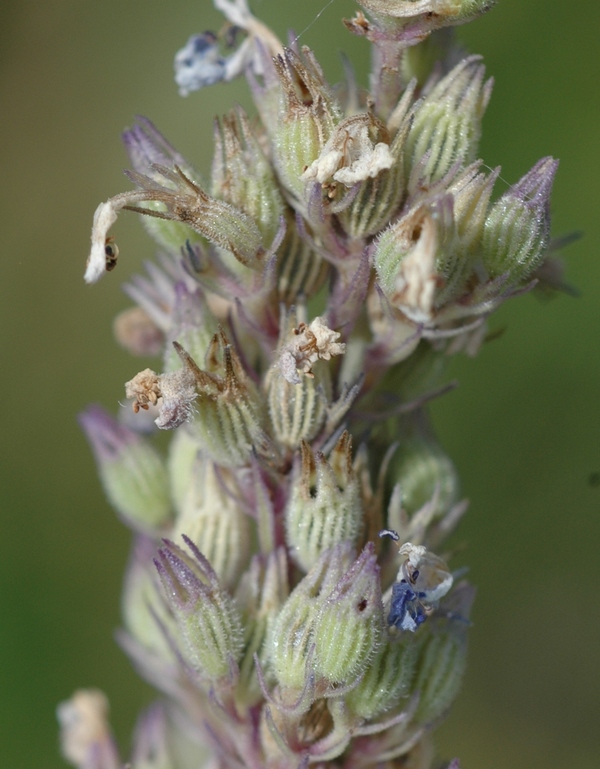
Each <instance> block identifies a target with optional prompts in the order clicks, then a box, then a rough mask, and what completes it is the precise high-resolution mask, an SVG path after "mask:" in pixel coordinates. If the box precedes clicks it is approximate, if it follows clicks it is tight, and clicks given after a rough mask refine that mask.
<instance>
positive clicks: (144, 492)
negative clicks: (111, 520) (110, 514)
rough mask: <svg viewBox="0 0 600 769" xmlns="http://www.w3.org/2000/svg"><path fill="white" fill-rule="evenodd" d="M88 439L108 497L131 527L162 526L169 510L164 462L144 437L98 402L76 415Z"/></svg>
mask: <svg viewBox="0 0 600 769" xmlns="http://www.w3.org/2000/svg"><path fill="white" fill-rule="evenodd" d="M79 423H80V425H81V427H82V428H83V431H84V432H85V435H86V437H87V439H88V441H89V442H90V445H91V447H92V451H93V452H94V456H95V458H96V463H97V465H98V472H99V474H100V479H101V481H102V485H103V486H104V491H105V492H106V496H107V497H108V501H109V502H110V503H111V505H112V506H113V507H114V508H115V510H116V511H117V513H119V514H120V515H122V516H123V518H124V520H125V522H126V523H127V524H128V525H129V526H131V527H132V528H134V529H140V530H150V529H154V528H156V527H159V526H162V525H163V524H164V523H166V521H167V520H168V518H169V516H170V514H171V500H170V495H169V480H168V476H167V470H166V467H165V463H164V461H163V460H162V458H161V457H160V455H159V454H158V452H157V451H156V450H155V449H154V447H153V446H151V445H150V443H148V441H146V440H145V439H143V438H141V437H140V436H139V435H137V434H136V433H134V432H133V431H132V430H129V429H128V428H126V427H123V426H122V425H120V424H119V423H118V422H117V421H116V420H115V419H113V417H111V416H110V414H108V412H106V411H104V409H102V408H101V407H100V406H90V408H88V409H87V411H84V412H83V413H82V414H81V416H80V417H79Z"/></svg>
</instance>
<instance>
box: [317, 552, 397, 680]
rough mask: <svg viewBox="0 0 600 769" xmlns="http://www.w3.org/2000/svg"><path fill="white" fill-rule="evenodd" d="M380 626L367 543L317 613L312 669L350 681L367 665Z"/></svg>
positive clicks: (378, 600) (380, 610) (375, 573)
mask: <svg viewBox="0 0 600 769" xmlns="http://www.w3.org/2000/svg"><path fill="white" fill-rule="evenodd" d="M382 629H383V605H382V603H381V584H380V579H379V566H378V565H377V557H376V556H375V553H374V548H373V544H372V543H371V542H369V543H368V544H367V546H366V547H365V549H364V550H363V552H362V553H361V555H360V556H359V558H358V559H357V560H356V561H355V562H354V563H353V564H352V566H351V567H350V569H349V570H348V571H347V572H346V574H344V576H343V577H342V579H341V580H340V581H339V582H338V584H337V585H336V586H335V588H334V590H333V591H332V593H331V594H330V595H329V596H328V597H327V599H326V600H325V602H324V604H323V605H322V606H321V608H320V609H319V611H318V613H317V616H316V619H315V624H314V630H313V633H314V644H315V671H316V672H317V674H318V675H321V676H323V677H324V678H326V679H327V680H328V681H329V682H330V683H333V684H341V683H351V682H352V681H354V680H355V679H356V678H357V677H358V676H359V675H361V673H363V672H364V670H365V669H366V667H367V666H368V665H369V664H370V662H371V659H372V657H373V655H374V654H375V652H376V650H377V647H378V645H379V639H380V636H381V633H382Z"/></svg>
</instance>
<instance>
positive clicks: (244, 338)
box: [59, 0, 557, 769]
mask: <svg viewBox="0 0 600 769" xmlns="http://www.w3.org/2000/svg"><path fill="white" fill-rule="evenodd" d="M359 3H360V5H361V6H362V8H363V9H364V11H365V12H366V13H367V14H368V15H365V13H364V12H363V11H358V12H357V14H356V16H355V17H354V18H353V19H350V20H346V21H345V24H346V26H347V27H348V28H349V29H350V30H351V31H352V32H353V33H355V34H358V35H362V36H363V37H365V38H366V40H367V41H368V42H369V43H370V45H371V46H372V67H371V71H370V73H369V76H368V83H369V91H368V92H367V91H365V90H364V89H362V88H359V87H358V86H357V83H356V80H355V78H354V75H353V73H352V72H351V70H350V67H347V71H346V81H345V82H344V83H342V84H341V85H338V86H332V85H330V84H329V83H328V81H327V78H326V75H325V73H324V72H323V70H322V69H321V67H320V65H319V64H318V62H317V60H316V57H315V55H314V54H313V53H312V51H310V49H308V48H307V47H299V46H298V45H297V43H296V42H294V43H292V44H291V46H290V47H285V46H283V45H282V44H281V42H280V41H279V40H278V38H277V37H276V36H275V34H274V33H273V32H271V31H270V30H269V29H268V28H267V27H266V26H265V25H264V24H263V23H262V22H260V21H259V20H258V19H257V18H255V17H254V16H253V15H252V13H251V12H250V10H249V8H248V6H247V4H246V2H245V0H215V5H216V6H217V8H219V9H220V10H221V11H222V12H223V13H224V14H225V16H226V18H227V21H228V24H227V25H226V26H225V27H224V28H223V29H222V30H221V31H220V32H219V33H212V32H204V33H202V34H198V35H194V36H192V37H191V38H190V39H189V41H188V43H187V44H186V46H185V47H184V48H183V49H182V50H181V51H180V52H179V53H178V54H177V57H176V62H175V67H176V80H177V83H178V85H179V88H180V92H181V93H182V94H184V95H187V94H189V93H192V92H193V91H194V90H197V89H198V88H200V87H204V86H207V85H210V84H212V83H215V82H220V81H224V82H227V81H229V80H232V79H233V78H234V77H237V76H238V75H244V76H245V77H246V78H247V80H248V83H249V85H250V89H251V92H252V97H253V99H254V104H255V110H254V113H252V112H251V113H250V114H246V112H245V111H243V110H242V109H241V108H236V109H234V110H232V111H230V112H229V113H228V114H226V115H224V116H222V117H220V118H216V119H215V123H214V145H215V149H214V158H213V163H212V168H211V173H210V178H209V179H208V180H203V179H202V178H201V177H200V175H199V174H198V173H197V172H196V171H194V169H193V167H192V166H191V165H190V164H189V163H188V162H187V161H186V160H185V159H184V158H183V157H182V156H181V155H179V153H177V151H176V150H175V149H174V148H173V147H172V146H171V145H170V144H169V143H168V142H167V140H166V139H165V138H164V137H163V136H162V135H161V134H160V133H159V131H158V130H157V129H156V128H155V127H154V126H153V125H152V124H151V123H150V122H149V121H147V120H145V119H140V120H139V121H138V123H137V124H136V125H135V126H134V127H132V128H130V129H128V130H127V131H126V132H125V134H124V137H123V138H124V141H125V147H126V150H127V153H128V155H129V158H130V161H131V165H132V169H133V170H131V171H130V172H128V174H127V176H128V178H129V180H130V181H131V182H132V183H133V185H134V187H135V189H133V190H131V191H129V192H122V193H120V194H117V195H116V196H114V197H112V198H110V199H109V200H108V201H106V202H105V203H102V204H101V205H100V206H99V207H98V209H97V211H96V213H95V215H94V222H93V230H92V247H91V253H90V256H89V259H88V264H87V269H86V273H85V279H86V281H88V282H95V281H96V280H97V279H99V278H100V277H101V276H102V275H103V274H104V273H105V272H106V271H111V272H112V271H113V270H114V268H115V267H117V266H118V264H117V259H118V257H119V253H118V248H117V245H116V242H115V238H114V236H113V235H111V234H109V230H110V228H111V227H112V226H113V225H114V224H115V222H116V220H117V217H118V215H119V214H120V212H121V211H122V210H128V211H133V212H136V213H137V214H140V215H141V218H142V219H143V221H144V222H145V223H146V226H147V228H148V231H149V233H150V234H151V235H152V236H153V237H154V239H155V240H156V242H157V244H158V246H159V248H160V254H159V256H158V259H157V262H156V263H151V264H148V265H147V267H146V274H144V275H138V276H133V277H130V278H129V279H128V282H127V284H126V286H125V290H126V293H127V294H128V296H129V297H130V298H131V299H132V300H133V302H134V306H133V307H132V308H130V309H129V310H126V311H125V312H124V313H122V314H121V315H120V316H119V318H118V319H117V321H116V323H115V334H116V336H117V339H118V341H119V342H120V343H121V344H122V345H123V346H124V347H125V348H126V349H128V350H130V351H131V352H133V353H134V354H136V355H144V356H153V357H155V358H156V359H157V360H156V363H155V364H154V367H153V368H150V367H148V368H145V369H144V370H142V371H141V372H139V373H138V374H136V375H134V376H132V377H131V379H130V380H129V381H128V382H127V384H126V386H125V394H126V397H127V398H128V399H129V400H130V402H131V406H132V407H133V413H132V411H131V409H128V410H127V411H125V410H122V412H121V414H120V418H119V419H118V420H117V419H114V418H113V417H111V416H109V415H108V414H106V413H105V412H104V411H103V410H101V409H99V408H98V407H92V408H91V409H89V410H88V411H86V412H85V413H84V415H83V416H82V419H81V421H82V425H83V428H84V430H85V433H86V435H87V437H88V439H89V441H90V443H91V445H92V449H93V451H94V454H95V456H96V459H97V462H98V466H99V472H100V476H101V479H102V482H103V485H104V488H105V490H106V493H107V496H108V499H109V502H110V503H111V504H112V505H113V506H114V507H115V509H116V511H117V512H118V513H119V515H120V516H121V517H122V518H123V520H124V521H125V523H126V524H127V525H129V526H130V527H131V528H132V530H133V531H134V532H135V544H134V551H133V555H132V558H131V562H130V566H129V569H128V572H127V578H126V584H125V595H124V601H123V618H124V630H123V631H121V633H120V635H119V640H120V643H121V645H122V646H123V647H124V649H125V650H126V652H127V653H128V654H129V655H130V656H131V658H132V660H133V662H134V664H135V666H136V668H137V669H138V671H139V672H140V674H141V675H142V676H143V677H145V678H146V679H147V680H148V681H149V682H150V683H151V684H152V685H153V686H155V687H156V688H157V689H158V690H159V691H160V692H161V695H162V700H161V704H159V705H156V706H153V707H152V708H151V709H150V710H149V711H148V712H147V713H146V714H145V715H144V717H143V718H142V720H141V721H140V724H139V727H138V730H137V732H136V737H135V744H134V750H133V754H132V756H131V759H130V763H129V764H128V766H131V767H132V769H192V767H193V769H198V767H211V768H212V769H233V768H235V769H243V768H246V769H298V768H300V767H301V768H302V769H307V767H308V766H310V765H315V766H317V767H319V769H325V767H327V766H332V767H338V768H339V769H368V767H381V768H384V767H385V769H393V767H412V768H413V769H428V768H429V767H431V766H433V765H437V764H435V763H434V762H433V758H432V756H433V750H432V748H431V739H430V736H431V731H432V729H433V727H434V726H435V725H436V724H437V723H438V722H439V721H440V720H441V718H442V716H443V715H445V713H446V712H447V710H448V708H449V706H450V704H451V702H452V700H453V699H454V697H455V696H456V693H457V691H458V689H459V686H460V683H461V680H462V674H463V670H464V666H465V655H466V636H467V632H468V628H469V612H470V606H471V602H472V597H473V590H472V588H470V587H469V585H468V584H467V583H466V581H465V580H463V579H460V578H459V575H458V573H457V572H456V571H455V570H454V569H455V568H456V567H455V564H454V562H453V563H452V565H449V564H448V560H449V558H450V556H451V555H452V551H451V550H449V549H448V546H447V544H446V539H447V537H448V536H449V535H450V534H451V533H452V532H453V530H454V529H455V527H456V525H457V523H458V521H459V520H460V518H461V516H462V514H463V513H464V512H465V509H466V503H464V502H461V501H460V496H459V483H458V478H457V473H456V469H455V467H454V465H453V463H452V461H451V460H450V458H449V457H448V456H447V455H446V454H445V452H444V451H443V449H442V447H441V446H440V444H439V442H438V441H437V439H436V438H435V435H434V433H433V430H432V428H431V425H430V424H429V421H428V417H427V403H428V401H429V400H431V398H433V397H435V396H436V395H439V394H441V393H443V392H444V391H445V390H447V389H448V387H449V385H448V383H447V381H446V380H445V378H444V377H445V371H446V363H447V361H448V360H449V358H450V357H451V356H452V355H454V354H457V353H461V352H466V353H467V354H469V355H474V354H475V353H476V352H477V350H478V349H479V347H480V346H481V344H483V343H484V341H485V339H486V335H487V330H486V322H487V319H488V317H489V315H490V313H491V312H492V311H493V310H494V309H496V308H497V307H498V306H499V305H500V304H501V303H502V302H504V301H505V300H506V299H508V298H510V297H512V296H515V295H517V294H520V293H523V292H524V291H526V290H528V289H530V288H533V285H534V283H535V279H536V275H537V274H538V271H540V269H541V268H542V267H543V265H544V261H545V259H546V256H547V249H548V244H549V213H548V212H549V198H550V191H551V187H552V181H553V178H554V174H555V172H556V166H557V163H556V161H554V160H553V159H552V158H545V159H543V160H541V161H539V163H537V164H536V165H535V166H534V168H533V169H532V170H531V171H529V173H527V174H525V176H524V177H523V178H522V179H521V181H520V182H518V183H517V184H515V185H514V186H512V187H510V188H509V189H508V190H506V191H505V192H504V193H503V194H502V195H501V196H500V197H498V198H497V199H495V200H494V185H495V182H496V180H497V179H498V176H499V172H500V169H499V168H497V169H494V170H490V169H489V168H488V167H487V166H486V165H484V163H483V161H482V160H480V159H479V147H478V143H479V139H480V135H481V129H482V118H483V115H484V111H485V108H486V106H487V104H488V101H489V98H490V95H491V84H492V81H491V80H489V79H487V80H486V78H485V70H484V66H483V64H482V61H481V58H480V57H478V56H464V57H462V58H461V56H459V55H458V54H457V49H455V48H454V47H453V46H452V43H451V35H449V34H448V30H447V29H444V30H441V28H442V27H449V26H454V25H457V24H459V23H463V22H464V21H467V20H469V19H471V18H473V17H475V16H476V15H478V14H479V13H481V12H483V11H484V10H486V9H487V8H488V7H489V6H490V5H491V4H492V3H491V2H489V1H488V2H486V1H484V0H359ZM436 30H441V32H440V33H438V32H436ZM363 80H365V82H366V79H365V78H363ZM120 259H121V260H122V259H123V256H121V257H120ZM125 261H126V259H125ZM120 269H121V268H120ZM539 274H541V272H540V273H539ZM161 356H162V358H161ZM132 373H133V372H132ZM158 429H160V430H161V431H170V436H169V437H170V444H169V446H168V449H167V450H166V452H165V453H166V456H163V451H164V446H165V436H164V433H163V434H162V436H161V438H162V440H159V441H157V446H161V448H160V449H159V448H157V446H155V445H154V444H153V438H154V435H153V434H154V433H157V432H158ZM106 713H107V705H106V701H105V699H104V698H103V697H102V696H101V695H100V694H99V693H98V692H93V691H91V692H90V691H88V692H78V693H77V694H76V695H75V697H74V698H73V700H71V701H70V702H69V703H67V704H64V705H63V706H61V709H60V712H59V718H60V720H61V724H62V729H63V739H62V746H63V753H64V755H65V757H66V758H67V759H68V760H70V761H71V762H72V763H73V764H74V765H75V766H76V767H78V769H89V768H90V767H92V766H93V767H94V769H116V767H118V766H121V761H120V758H119V756H118V752H117V749H116V747H115V744H114V740H113V738H112V736H111V732H110V729H109V728H108V726H107V721H106Z"/></svg>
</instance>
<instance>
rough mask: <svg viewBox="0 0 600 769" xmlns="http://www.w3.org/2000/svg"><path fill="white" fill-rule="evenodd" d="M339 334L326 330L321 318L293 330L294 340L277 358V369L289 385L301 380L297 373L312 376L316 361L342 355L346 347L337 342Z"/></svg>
mask: <svg viewBox="0 0 600 769" xmlns="http://www.w3.org/2000/svg"><path fill="white" fill-rule="evenodd" d="M340 336H341V334H340V333H339V331H333V330H332V329H330V328H328V327H327V326H326V325H325V323H324V321H323V318H315V319H314V320H313V321H311V323H310V324H309V325H308V326H307V325H306V323H300V325H299V326H298V327H297V328H295V329H294V339H293V340H292V341H291V342H289V343H288V344H287V345H286V346H285V347H284V349H283V352H282V354H281V357H280V358H279V368H280V370H281V373H282V374H283V376H284V378H285V379H287V381H288V382H290V384H299V383H300V382H301V381H302V380H301V378H300V375H299V374H298V371H300V372H301V373H302V374H304V375H306V376H312V372H311V369H312V366H313V365H314V364H315V363H316V362H317V361H318V360H330V359H331V357H332V356H334V355H343V354H344V353H345V352H346V345H345V344H344V343H343V342H337V341H336V340H337V339H339V338H340Z"/></svg>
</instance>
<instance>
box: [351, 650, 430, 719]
mask: <svg viewBox="0 0 600 769" xmlns="http://www.w3.org/2000/svg"><path fill="white" fill-rule="evenodd" d="M417 651H418V647H417V645H416V644H415V643H414V640H413V637H412V636H411V637H410V638H408V637H406V636H403V637H402V638H401V639H393V640H391V641H390V640H387V639H386V641H384V643H382V644H381V645H380V647H379V649H378V650H377V652H376V653H375V656H374V657H373V659H372V660H371V662H370V664H369V666H368V667H367V669H366V670H365V673H364V676H363V678H362V680H361V681H360V683H359V684H358V686H356V687H355V688H354V689H352V690H351V691H350V692H348V694H347V695H346V704H347V706H348V708H349V710H350V711H351V712H352V713H354V714H355V715H357V716H359V718H365V719H372V718H375V717H376V716H378V715H380V714H381V713H383V712H385V711H386V710H389V709H390V708H392V707H394V705H396V704H397V703H398V701H399V700H400V698H401V697H404V696H406V694H407V692H408V688H409V686H410V683H411V681H412V678H413V675H414V671H415V663H416V659H417Z"/></svg>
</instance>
